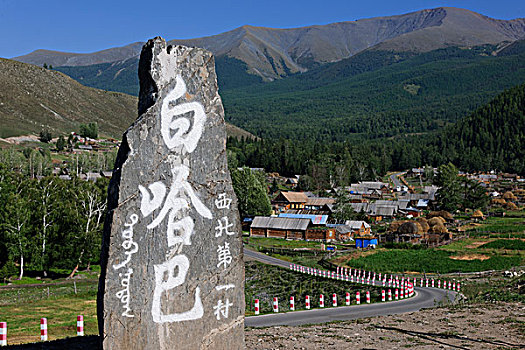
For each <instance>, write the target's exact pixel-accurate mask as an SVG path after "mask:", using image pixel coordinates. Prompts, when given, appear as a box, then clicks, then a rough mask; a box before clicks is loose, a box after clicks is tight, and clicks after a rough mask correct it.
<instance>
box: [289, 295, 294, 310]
mask: <svg viewBox="0 0 525 350" xmlns="http://www.w3.org/2000/svg"><path fill="white" fill-rule="evenodd" d="M290 311H295V299H294V297H290Z"/></svg>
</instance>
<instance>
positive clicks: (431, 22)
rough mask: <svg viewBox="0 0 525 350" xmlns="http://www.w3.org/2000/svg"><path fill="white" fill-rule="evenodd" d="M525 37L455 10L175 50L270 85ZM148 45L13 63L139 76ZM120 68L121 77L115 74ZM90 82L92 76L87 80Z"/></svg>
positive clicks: (259, 32) (511, 25) (209, 41)
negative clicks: (322, 70)
mask: <svg viewBox="0 0 525 350" xmlns="http://www.w3.org/2000/svg"><path fill="white" fill-rule="evenodd" d="M524 36H525V19H523V18H520V19H514V20H497V19H492V18H489V17H486V16H483V15H481V14H478V13H475V12H472V11H469V10H464V9H458V8H452V7H441V8H435V9H430V10H422V11H416V12H412V13H408V14H404V15H398V16H389V17H377V18H370V19H361V20H357V21H349V22H339V23H332V24H327V25H314V26H308V27H302V28H292V29H274V28H264V27H254V26H248V25H246V26H243V27H240V28H236V29H234V30H231V31H228V32H225V33H221V34H218V35H214V36H209V37H203V38H197V39H187V40H177V39H175V40H171V41H170V42H169V43H170V44H171V45H179V44H180V45H187V46H198V47H203V48H206V49H208V50H210V51H212V52H213V53H214V55H215V56H216V58H217V59H218V60H220V59H222V58H229V59H230V63H231V62H235V63H237V64H240V65H241V66H242V67H243V68H244V70H245V72H247V73H249V74H252V75H255V76H257V77H260V78H262V79H263V80H265V81H271V80H274V79H278V78H282V77H286V76H289V75H292V74H295V73H299V72H305V71H308V70H310V69H312V68H315V67H318V66H320V65H324V64H327V63H332V62H337V61H340V60H342V59H345V58H348V57H351V56H353V55H355V54H357V53H359V52H362V51H363V50H366V49H373V50H381V51H384V50H393V51H399V52H427V51H432V50H436V49H439V48H445V47H451V46H461V47H471V46H478V45H483V44H498V43H502V42H508V43H510V42H512V41H515V40H518V39H520V38H523V37H524ZM142 45H143V43H141V42H136V43H132V44H129V45H126V46H122V47H118V48H110V49H106V50H102V51H98V52H94V53H89V54H77V53H65V52H57V51H49V50H36V51H34V52H32V53H30V54H27V55H24V56H19V57H15V58H13V59H15V60H18V61H21V62H25V63H31V64H35V65H40V66H41V65H43V64H44V63H46V64H48V65H53V66H54V67H57V66H73V67H78V66H91V65H99V64H106V65H105V66H100V67H99V69H98V70H97V71H96V73H95V74H99V75H103V74H104V70H105V69H110V70H111V72H112V74H113V78H114V79H118V76H119V75H125V74H126V69H129V70H133V69H134V68H135V64H136V62H135V61H137V60H138V55H139V54H140V49H141V46H142ZM115 66H116V68H117V69H116V70H115V69H113V68H115ZM88 78H89V77H88Z"/></svg>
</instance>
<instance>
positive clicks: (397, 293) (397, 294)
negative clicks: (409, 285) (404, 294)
mask: <svg viewBox="0 0 525 350" xmlns="http://www.w3.org/2000/svg"><path fill="white" fill-rule="evenodd" d="M395 298H396V300H399V290H398V289H397V288H396V294H395Z"/></svg>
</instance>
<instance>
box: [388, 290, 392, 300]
mask: <svg viewBox="0 0 525 350" xmlns="http://www.w3.org/2000/svg"><path fill="white" fill-rule="evenodd" d="M388 301H392V289H389V290H388Z"/></svg>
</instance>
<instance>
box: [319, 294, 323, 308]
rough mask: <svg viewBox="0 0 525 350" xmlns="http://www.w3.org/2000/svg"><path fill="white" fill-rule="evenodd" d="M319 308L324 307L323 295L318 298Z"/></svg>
mask: <svg viewBox="0 0 525 350" xmlns="http://www.w3.org/2000/svg"><path fill="white" fill-rule="evenodd" d="M319 307H324V295H322V294H321V295H320V296H319Z"/></svg>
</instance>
